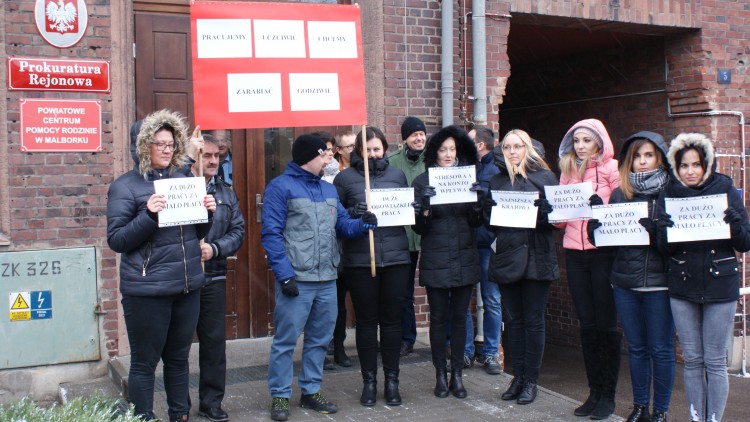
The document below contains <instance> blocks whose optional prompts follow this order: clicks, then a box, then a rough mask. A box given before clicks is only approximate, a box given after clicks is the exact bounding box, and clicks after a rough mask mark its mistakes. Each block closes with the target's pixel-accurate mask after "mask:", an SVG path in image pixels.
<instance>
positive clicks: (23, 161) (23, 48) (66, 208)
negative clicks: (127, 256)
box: [0, 1, 117, 356]
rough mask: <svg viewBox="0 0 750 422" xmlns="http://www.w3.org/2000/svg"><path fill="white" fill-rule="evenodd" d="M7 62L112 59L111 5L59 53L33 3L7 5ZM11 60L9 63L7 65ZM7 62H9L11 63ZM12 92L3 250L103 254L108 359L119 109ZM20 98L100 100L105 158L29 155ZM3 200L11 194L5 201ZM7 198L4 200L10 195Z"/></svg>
mask: <svg viewBox="0 0 750 422" xmlns="http://www.w3.org/2000/svg"><path fill="white" fill-rule="evenodd" d="M2 7H3V8H4V17H5V19H4V20H3V24H2V25H3V28H2V30H3V31H4V36H5V43H4V51H3V54H4V56H12V57H44V58H79V59H100V60H109V59H110V56H111V39H110V30H111V26H112V24H111V21H110V18H109V16H110V14H111V13H110V7H109V6H108V5H100V4H93V3H91V2H88V3H87V7H88V12H89V21H88V29H87V31H86V35H85V36H84V38H83V40H82V41H81V42H79V43H78V44H77V45H75V46H73V47H71V48H65V49H59V48H56V47H53V46H51V45H49V44H47V43H46V42H45V41H44V39H43V38H42V37H41V36H39V34H38V32H37V29H36V26H35V24H34V11H33V8H34V2H33V1H7V2H3V6H2ZM3 59H4V58H3ZM4 61H5V60H3V62H4ZM4 92H6V93H7V95H6V98H5V101H6V104H5V107H6V108H7V114H6V115H7V129H6V132H5V133H4V134H3V138H4V139H7V143H5V144H4V147H5V148H7V149H6V151H4V153H5V154H7V166H8V168H7V170H8V185H7V187H6V186H0V189H3V190H4V189H7V192H6V193H5V195H7V197H8V198H9V200H8V201H7V202H6V201H3V203H2V205H0V212H1V213H2V214H4V215H9V216H10V218H9V222H8V226H7V227H2V230H0V231H2V232H3V234H4V235H5V236H7V238H8V239H9V241H10V246H8V247H3V248H0V251H15V250H19V251H20V250H37V249H51V248H70V247H84V246H93V247H95V248H96V253H97V268H98V280H99V285H98V286H97V291H98V296H99V299H100V300H101V303H102V307H103V310H105V311H109V312H108V313H107V314H106V315H104V316H103V317H102V318H101V320H100V321H101V324H102V325H101V327H102V330H101V332H102V333H103V338H102V340H101V341H102V346H103V347H104V348H105V351H103V354H104V355H109V356H113V355H115V354H116V351H117V315H116V312H114V311H116V309H117V265H116V256H115V253H113V252H112V251H111V250H110V249H109V248H108V247H107V245H106V217H105V214H106V204H107V196H106V194H107V189H108V187H109V184H110V183H111V182H112V180H113V177H114V170H113V156H112V135H111V131H112V107H111V104H110V102H111V97H110V95H107V94H90V93H75V92H64V93H62V92H33V91H12V92H9V91H7V90H5V91H4ZM20 98H55V99H97V100H101V102H102V147H103V150H102V152H100V153H52V152H50V153H23V152H20V151H19V143H20V135H19V128H20V117H21V116H20V112H19V99H20ZM3 196H4V195H3ZM4 197H5V196H4Z"/></svg>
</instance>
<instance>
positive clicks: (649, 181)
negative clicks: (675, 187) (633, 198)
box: [630, 167, 669, 195]
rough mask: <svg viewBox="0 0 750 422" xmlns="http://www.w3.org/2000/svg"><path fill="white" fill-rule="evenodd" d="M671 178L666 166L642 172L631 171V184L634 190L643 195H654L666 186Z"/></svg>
mask: <svg viewBox="0 0 750 422" xmlns="http://www.w3.org/2000/svg"><path fill="white" fill-rule="evenodd" d="M667 179H669V174H668V173H667V170H666V169H664V167H659V168H658V169H656V170H651V171H644V172H642V173H633V172H632V171H631V172H630V185H631V186H633V191H634V192H637V193H639V194H641V195H653V194H656V193H658V192H659V191H661V190H662V188H664V185H665V184H666V183H667Z"/></svg>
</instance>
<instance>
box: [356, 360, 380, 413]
mask: <svg viewBox="0 0 750 422" xmlns="http://www.w3.org/2000/svg"><path fill="white" fill-rule="evenodd" d="M377 385H378V381H377V372H376V371H372V370H365V369H363V370H362V397H360V398H359V403H360V404H361V405H362V406H368V407H369V406H375V402H376V401H377V395H378V387H377Z"/></svg>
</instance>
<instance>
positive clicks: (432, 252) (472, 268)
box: [412, 126, 482, 398]
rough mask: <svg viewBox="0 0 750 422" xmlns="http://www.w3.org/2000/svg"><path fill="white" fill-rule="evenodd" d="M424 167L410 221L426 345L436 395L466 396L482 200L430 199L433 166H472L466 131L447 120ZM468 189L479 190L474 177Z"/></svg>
mask: <svg viewBox="0 0 750 422" xmlns="http://www.w3.org/2000/svg"><path fill="white" fill-rule="evenodd" d="M424 163H425V168H427V169H428V170H427V171H425V172H424V173H422V174H420V175H419V176H417V177H416V178H415V179H414V182H413V183H412V186H413V187H414V196H415V198H416V202H417V203H419V204H421V208H422V209H421V210H420V212H419V213H418V214H417V218H416V224H415V225H414V226H413V227H414V231H415V232H416V233H417V234H420V235H422V253H421V257H420V259H419V284H420V285H421V286H426V287H427V300H428V302H429V305H430V348H431V349H432V363H433V365H435V371H436V377H437V383H436V385H435V391H434V392H435V395H436V396H437V397H447V396H448V392H449V390H450V392H452V393H453V395H454V396H456V397H458V398H464V397H466V389H465V388H464V386H463V382H462V379H461V375H462V368H463V366H464V363H463V356H464V343H465V342H466V310H467V309H468V307H469V301H470V300H471V290H472V287H473V286H474V284H476V283H477V282H478V281H479V278H480V276H481V274H480V272H479V252H478V251H477V241H476V236H475V232H476V231H475V230H474V228H476V227H479V225H481V224H482V206H481V202H479V201H477V202H475V203H458V204H441V205H430V197H432V196H435V194H436V192H435V188H434V187H433V186H429V169H430V168H431V167H451V166H474V165H475V164H476V163H477V147H476V146H475V145H474V142H473V141H472V140H471V139H470V138H469V136H468V135H467V134H466V132H465V131H464V130H463V129H461V128H459V127H457V126H448V127H445V128H443V129H441V130H440V131H439V132H437V133H436V134H434V135H433V136H432V137H431V138H430V140H429V141H427V146H426V147H425V152H424ZM472 190H481V187H480V186H479V184H478V183H475V184H474V186H473V187H472ZM448 321H450V349H451V380H450V387H449V385H448V380H447V372H446V360H445V359H446V358H445V342H446V339H447V336H448V327H447V326H446V325H447V323H448Z"/></svg>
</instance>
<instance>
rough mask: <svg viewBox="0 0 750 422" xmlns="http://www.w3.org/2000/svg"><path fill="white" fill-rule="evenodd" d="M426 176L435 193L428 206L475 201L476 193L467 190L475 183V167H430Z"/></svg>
mask: <svg viewBox="0 0 750 422" xmlns="http://www.w3.org/2000/svg"><path fill="white" fill-rule="evenodd" d="M428 176H429V183H430V186H434V187H435V191H436V192H437V195H435V196H433V197H432V198H430V205H437V204H458V203H462V202H476V201H477V193H476V192H472V191H470V190H469V189H471V185H472V184H474V182H476V181H477V169H476V166H462V167H430V168H429V169H428Z"/></svg>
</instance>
